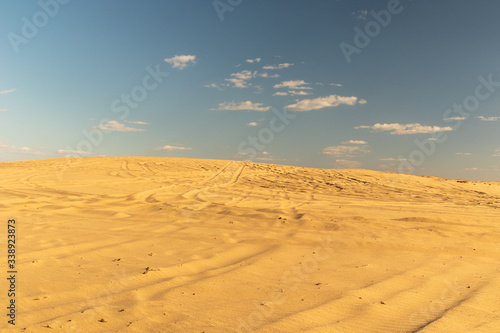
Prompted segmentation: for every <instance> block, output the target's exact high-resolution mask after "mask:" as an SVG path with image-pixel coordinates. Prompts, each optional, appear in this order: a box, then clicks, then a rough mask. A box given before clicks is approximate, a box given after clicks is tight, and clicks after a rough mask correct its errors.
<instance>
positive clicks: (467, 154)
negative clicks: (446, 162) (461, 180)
mask: <svg viewBox="0 0 500 333" xmlns="http://www.w3.org/2000/svg"><path fill="white" fill-rule="evenodd" d="M455 155H463V156H470V155H472V154H471V153H455Z"/></svg>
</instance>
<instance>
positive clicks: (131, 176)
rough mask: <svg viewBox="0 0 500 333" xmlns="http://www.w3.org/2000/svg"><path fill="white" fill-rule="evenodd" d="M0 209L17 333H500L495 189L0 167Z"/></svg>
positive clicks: (334, 176) (42, 165) (189, 162)
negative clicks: (12, 249) (9, 251)
mask: <svg viewBox="0 0 500 333" xmlns="http://www.w3.org/2000/svg"><path fill="white" fill-rule="evenodd" d="M0 197H1V200H0V207H1V211H2V216H3V220H4V221H3V222H2V223H4V227H5V228H3V229H4V233H3V234H4V235H5V230H6V224H7V219H8V218H11V217H14V218H16V220H17V228H18V229H17V231H18V241H17V251H18V267H17V269H18V276H17V278H18V281H17V283H18V293H17V299H16V302H17V304H18V314H17V325H16V327H15V328H13V330H15V331H20V332H21V331H22V332H37V333H38V332H78V331H79V332H141V333H142V332H193V333H194V332H197V333H201V332H205V333H209V332H250V331H252V332H384V333H386V332H498V330H499V328H500V319H499V318H500V317H499V316H500V302H499V299H500V297H499V296H500V183H498V182H465V181H464V182H458V181H457V180H445V179H440V178H435V177H417V176H412V175H399V174H393V173H382V172H376V171H369V170H325V169H308V168H299V167H291V166H279V165H269V164H256V163H245V162H231V161H218V160H198V159H180V158H152V157H96V158H82V159H53V160H35V161H25V162H9V163H1V164H0ZM5 260H6V255H5ZM0 287H1V288H2V289H1V290H2V292H1V299H2V304H4V305H5V306H7V302H8V299H7V295H6V293H5V292H4V291H6V290H7V289H8V286H7V281H6V280H5V279H2V282H1V283H0ZM2 317H4V319H3V320H2V323H1V324H0V327H4V328H3V329H2V331H6V327H8V326H11V325H7V323H6V322H7V320H6V319H5V318H6V317H5V315H3V316H2Z"/></svg>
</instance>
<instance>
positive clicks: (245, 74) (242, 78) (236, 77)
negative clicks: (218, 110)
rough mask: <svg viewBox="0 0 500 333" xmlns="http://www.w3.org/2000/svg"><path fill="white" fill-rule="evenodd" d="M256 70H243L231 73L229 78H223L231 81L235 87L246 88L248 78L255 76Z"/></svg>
mask: <svg viewBox="0 0 500 333" xmlns="http://www.w3.org/2000/svg"><path fill="white" fill-rule="evenodd" d="M256 75H257V72H252V71H249V70H244V71H241V72H238V73H232V74H231V76H232V77H231V78H229V79H225V80H226V81H228V82H231V83H232V84H233V86H234V87H235V88H247V87H248V82H247V81H248V80H250V79H251V78H253V77H255V76H256Z"/></svg>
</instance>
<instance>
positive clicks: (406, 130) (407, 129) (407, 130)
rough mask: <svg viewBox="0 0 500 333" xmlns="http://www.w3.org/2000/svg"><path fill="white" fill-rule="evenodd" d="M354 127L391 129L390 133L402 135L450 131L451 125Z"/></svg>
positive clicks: (379, 130)
mask: <svg viewBox="0 0 500 333" xmlns="http://www.w3.org/2000/svg"><path fill="white" fill-rule="evenodd" d="M354 128H355V129H372V130H374V131H376V132H383V131H391V133H390V134H395V135H404V134H421V133H437V132H444V131H452V130H453V128H451V127H439V126H424V125H421V124H418V123H415V124H398V123H393V124H375V125H373V126H357V127H354Z"/></svg>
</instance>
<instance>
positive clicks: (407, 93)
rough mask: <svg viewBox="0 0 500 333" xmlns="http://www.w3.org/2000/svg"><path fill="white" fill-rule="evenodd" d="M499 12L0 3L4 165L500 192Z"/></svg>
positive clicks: (320, 4) (411, 6)
mask: <svg viewBox="0 0 500 333" xmlns="http://www.w3.org/2000/svg"><path fill="white" fill-rule="evenodd" d="M499 12H500V3H499V2H497V1H493V0H490V1H488V0H485V1H481V3H480V5H478V3H477V2H476V3H474V2H472V1H439V2H436V1H430V0H429V1H424V0H422V1H415V0H414V1H409V0H404V1H403V0H402V1H395V0H390V1H342V0H339V1H317V0H309V1H290V0H288V1H285V0H283V1H281V0H277V1H263V0H262V1H260V0H252V1H250V0H241V1H239V0H232V1H228V0H220V1H194V0H182V1H181V0H179V1H124V0H120V1H118V0H114V1H79V0H73V1H68V0H64V1H63V0H59V1H57V0H41V1H29V2H28V1H26V2H20V1H2V2H0V22H1V25H0V29H1V30H0V60H1V61H0V110H1V111H0V162H3V161H14V160H28V159H39V158H56V157H65V156H68V155H69V156H101V155H105V156H172V157H191V158H213V159H230V160H250V161H254V162H265V163H276V164H284V165H297V166H305V167H316V168H366V169H374V170H381V171H394V172H406V173H413V174H416V175H435V176H440V177H446V178H464V179H484V180H500V176H499V168H500V140H499V139H500V134H499V133H500V131H499V130H498V129H499V125H500V57H499V55H500V38H499V37H498V31H500V21H499V20H498V13H499Z"/></svg>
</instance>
